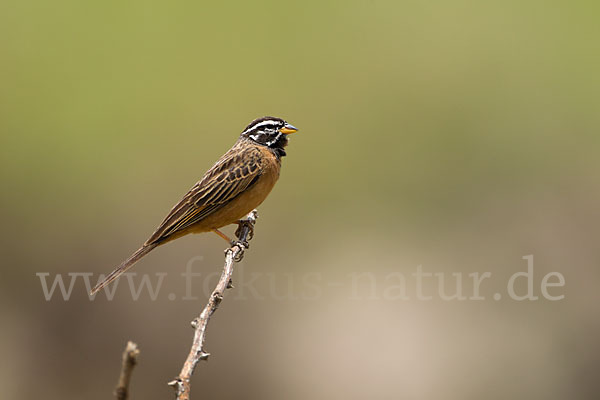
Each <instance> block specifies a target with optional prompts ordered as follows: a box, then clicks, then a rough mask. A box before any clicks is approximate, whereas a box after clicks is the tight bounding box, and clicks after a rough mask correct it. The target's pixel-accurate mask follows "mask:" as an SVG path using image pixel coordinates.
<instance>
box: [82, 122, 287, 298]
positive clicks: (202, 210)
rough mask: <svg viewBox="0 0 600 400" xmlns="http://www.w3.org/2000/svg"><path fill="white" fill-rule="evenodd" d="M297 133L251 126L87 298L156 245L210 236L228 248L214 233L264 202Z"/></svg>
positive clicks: (278, 125)
mask: <svg viewBox="0 0 600 400" xmlns="http://www.w3.org/2000/svg"><path fill="white" fill-rule="evenodd" d="M297 130H298V129H297V128H296V127H295V126H293V125H292V124H290V123H288V122H287V121H285V120H283V119H281V118H276V117H268V116H267V117H262V118H258V119H255V120H254V121H252V122H251V123H250V124H249V125H248V126H247V127H246V128H245V129H244V130H243V131H242V133H241V134H240V136H239V138H238V139H237V141H236V142H235V143H234V145H233V146H232V147H231V149H229V150H228V151H227V152H226V153H225V154H223V156H221V158H219V160H218V161H217V162H216V163H215V164H214V165H213V166H212V167H211V168H210V169H209V170H208V171H207V172H206V173H205V174H204V176H203V177H202V179H200V180H199V181H198V182H197V183H196V184H195V185H194V186H192V188H191V189H190V190H189V191H188V192H187V194H186V195H185V196H183V198H182V199H181V200H180V201H179V202H178V203H177V204H175V206H174V207H173V208H172V209H171V211H170V212H169V213H168V214H167V216H166V217H165V218H164V220H163V221H162V223H161V224H160V225H159V226H158V228H156V230H155V231H154V233H153V234H152V235H151V236H150V237H149V238H148V240H146V242H145V243H144V244H143V245H142V247H140V248H139V249H138V250H137V251H136V252H135V253H133V254H132V255H131V256H130V257H129V258H127V259H126V260H125V261H123V262H122V263H121V264H120V265H119V266H118V267H117V268H116V269H115V270H114V271H112V272H111V273H110V274H109V275H108V276H107V277H106V278H105V279H104V280H103V281H102V282H100V283H99V284H98V285H96V286H95V287H94V288H93V289H92V291H91V292H90V294H92V295H93V294H95V293H97V292H98V291H99V290H100V289H102V288H103V287H105V286H106V285H108V284H109V283H111V282H112V281H114V280H115V279H117V278H118V277H119V276H120V275H121V274H123V273H124V272H125V271H127V270H128V269H129V268H131V267H132V266H133V265H134V264H135V263H136V262H138V261H139V260H140V259H141V258H142V257H144V256H145V255H147V254H148V253H150V252H151V251H152V250H154V249H155V248H157V247H158V246H161V245H163V244H165V243H167V242H170V241H171V240H174V239H177V238H180V237H182V236H184V235H187V234H190V233H203V232H214V233H216V234H217V235H219V236H220V237H221V238H223V239H225V240H226V241H227V242H229V243H230V244H233V243H234V242H233V241H232V240H231V239H230V238H229V237H228V236H227V235H225V234H224V233H223V232H221V231H220V230H219V228H222V227H224V226H226V225H230V224H234V223H238V224H239V223H241V221H240V219H241V218H243V217H244V216H245V215H247V214H248V213H249V212H250V211H252V210H254V209H255V208H256V207H258V206H259V205H260V204H261V203H262V202H263V201H264V200H265V199H266V198H267V196H268V195H269V193H270V192H271V189H273V186H274V185H275V183H276V182H277V180H278V178H279V172H280V169H281V159H282V157H284V156H285V155H286V152H285V150H284V148H285V147H286V146H287V144H288V135H289V134H292V133H294V132H296V131H297Z"/></svg>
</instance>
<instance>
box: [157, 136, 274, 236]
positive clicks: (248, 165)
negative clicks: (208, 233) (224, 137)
mask: <svg viewBox="0 0 600 400" xmlns="http://www.w3.org/2000/svg"><path fill="white" fill-rule="evenodd" d="M262 164H263V159H262V157H261V152H260V150H259V149H257V148H256V147H247V148H245V149H243V150H240V149H239V148H237V149H236V147H234V148H232V149H231V150H230V151H228V152H227V153H225V155H224V156H223V157H221V159H220V160H219V161H217V163H216V164H215V165H213V167H212V168H211V169H209V170H208V172H206V174H204V177H203V178H202V180H200V182H198V183H196V184H195V185H194V186H193V187H192V188H191V189H190V191H189V192H188V193H187V194H186V195H185V196H184V197H183V199H181V201H180V202H179V203H177V204H176V205H175V207H173V209H172V210H171V212H170V213H169V215H167V217H166V218H165V219H164V221H163V222H162V223H161V224H160V226H159V227H158V228H157V229H156V231H155V232H154V233H153V234H152V236H151V237H150V239H148V241H147V242H146V244H151V243H157V242H160V241H163V240H164V239H166V238H168V237H169V236H171V235H172V234H174V233H176V232H179V231H181V230H183V229H185V228H187V227H189V226H191V225H193V224H195V223H197V222H198V221H201V220H202V219H204V218H206V217H207V216H209V215H211V214H213V213H214V212H216V211H218V210H219V209H221V208H222V207H223V206H224V205H225V204H227V203H228V202H229V201H231V200H233V199H234V198H235V197H236V196H237V195H239V194H240V193H242V192H243V191H244V190H246V189H247V188H248V187H250V186H251V185H253V184H254V183H255V182H256V180H257V179H258V177H259V176H260V173H261V171H262V167H263V165H262Z"/></svg>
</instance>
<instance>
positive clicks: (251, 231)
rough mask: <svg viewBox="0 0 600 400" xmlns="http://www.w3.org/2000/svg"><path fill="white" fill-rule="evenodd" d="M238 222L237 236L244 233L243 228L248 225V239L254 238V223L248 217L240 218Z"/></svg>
mask: <svg viewBox="0 0 600 400" xmlns="http://www.w3.org/2000/svg"><path fill="white" fill-rule="evenodd" d="M237 224H238V227H237V229H236V230H235V236H237V237H238V238H239V237H240V236H241V235H242V229H243V228H244V227H247V228H248V235H247V236H246V238H247V240H252V238H253V237H254V225H253V224H252V223H251V222H250V221H248V220H247V219H240V220H239V221H238V222H237ZM246 247H247V246H246Z"/></svg>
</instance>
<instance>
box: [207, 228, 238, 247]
mask: <svg viewBox="0 0 600 400" xmlns="http://www.w3.org/2000/svg"><path fill="white" fill-rule="evenodd" d="M212 231H213V232H214V233H216V234H217V235H219V236H220V237H222V238H223V239H224V240H225V241H226V242H227V243H229V245H230V246H233V245H234V244H235V242H234V241H233V240H231V238H230V237H229V236H227V235H226V234H224V233H223V232H221V231H220V230H218V229H213V230H212Z"/></svg>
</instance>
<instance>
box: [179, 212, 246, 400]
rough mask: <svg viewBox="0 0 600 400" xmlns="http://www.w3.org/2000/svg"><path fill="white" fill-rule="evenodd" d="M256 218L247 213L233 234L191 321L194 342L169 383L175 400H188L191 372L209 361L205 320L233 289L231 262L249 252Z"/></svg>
mask: <svg viewBox="0 0 600 400" xmlns="http://www.w3.org/2000/svg"><path fill="white" fill-rule="evenodd" d="M257 218H258V213H257V211H256V210H254V211H252V212H251V213H250V214H248V217H247V219H245V220H242V222H241V223H240V224H239V227H238V229H237V231H236V232H235V235H236V236H237V238H238V241H237V242H235V243H234V244H232V246H231V247H230V248H228V249H227V250H225V265H224V266H223V272H222V273H221V278H220V279H219V283H217V286H216V287H215V289H214V290H213V292H212V294H211V295H210V298H209V299H208V303H207V304H206V306H205V307H204V309H203V310H202V312H201V313H200V315H199V316H198V317H197V318H195V319H194V320H193V321H192V328H194V340H193V342H192V348H191V349H190V353H189V354H188V356H187V359H186V360H185V363H184V364H183V368H182V369H181V372H180V373H179V376H178V377H177V378H175V379H174V380H173V381H171V382H169V385H170V386H173V388H174V389H175V393H176V395H177V400H189V399H190V390H191V383H190V380H191V378H192V374H193V373H194V369H195V368H196V365H197V364H198V362H199V361H200V360H206V359H208V356H209V355H210V354H209V353H207V352H205V351H204V340H205V339H206V327H207V325H208V321H209V320H210V317H211V316H212V315H213V313H214V312H215V311H216V310H217V308H218V307H219V304H220V303H221V300H223V295H224V293H225V290H226V289H229V288H231V287H233V286H232V285H231V276H232V274H233V264H234V262H239V261H241V260H242V258H243V256H244V251H245V250H247V249H248V247H249V245H248V241H249V240H250V239H252V236H253V233H254V224H255V223H256V219H257Z"/></svg>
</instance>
